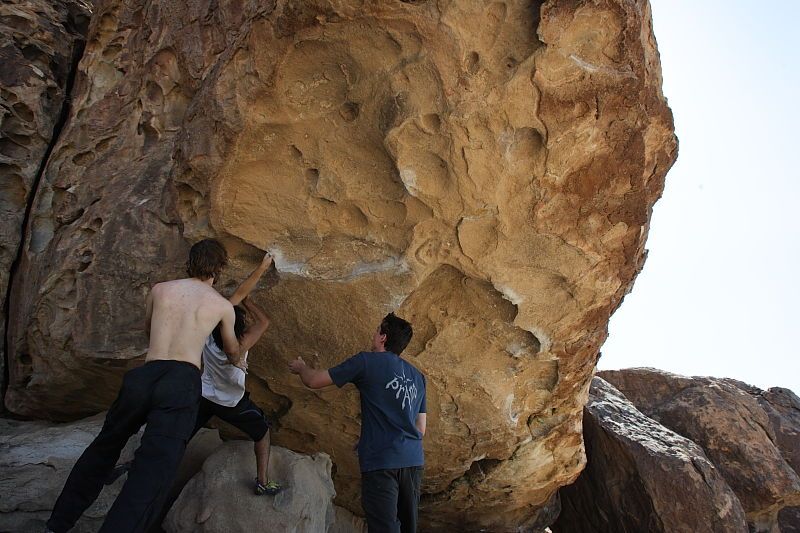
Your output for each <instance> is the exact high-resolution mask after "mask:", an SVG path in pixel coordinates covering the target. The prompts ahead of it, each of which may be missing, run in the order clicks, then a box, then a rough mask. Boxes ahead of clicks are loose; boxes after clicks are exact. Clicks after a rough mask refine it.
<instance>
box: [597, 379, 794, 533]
mask: <svg viewBox="0 0 800 533" xmlns="http://www.w3.org/2000/svg"><path fill="white" fill-rule="evenodd" d="M600 376H602V377H603V379H605V380H607V381H609V382H610V383H612V384H613V385H614V386H615V387H617V388H618V389H619V390H620V391H621V392H622V393H623V394H624V395H625V396H626V397H627V398H628V399H629V400H630V401H631V402H633V404H634V405H636V407H637V408H638V409H639V410H641V411H642V412H643V413H645V414H646V415H647V416H650V417H652V418H654V419H656V420H658V421H659V422H660V423H661V424H663V425H665V426H666V427H668V428H670V429H671V430H673V431H675V432H676V433H678V434H680V435H683V436H684V437H686V438H688V439H691V440H692V441H694V442H696V443H697V444H699V445H700V446H701V447H702V448H703V450H705V452H706V455H708V457H709V459H711V461H712V462H713V463H714V465H716V467H717V468H718V469H719V471H720V472H721V473H722V475H723V476H724V477H725V480H726V481H727V482H728V484H729V485H730V486H731V488H732V489H733V491H734V492H735V493H736V496H737V497H738V498H739V500H740V501H741V502H742V507H743V508H744V510H745V512H746V513H747V520H748V522H749V523H750V525H751V528H752V529H754V530H756V531H773V532H774V531H778V523H779V518H778V514H779V511H780V510H781V509H783V508H784V507H791V506H797V505H800V477H799V476H798V474H797V472H796V471H795V469H794V468H793V467H796V464H794V461H796V459H797V455H798V451H799V450H800V439H798V438H797V435H798V433H797V428H800V424H798V422H800V410H799V409H797V406H799V405H800V402H798V401H797V397H796V396H794V394H792V393H791V392H790V391H786V390H785V389H772V391H768V392H764V391H761V390H760V389H756V388H755V387H751V386H749V385H746V384H744V383H741V382H739V381H735V380H732V379H716V378H707V377H691V378H688V377H683V376H678V375H675V374H670V373H668V372H663V371H660V370H653V369H647V368H632V369H626V370H619V371H616V370H614V371H604V372H600ZM773 401H774V404H773ZM765 407H766V409H765ZM787 513H788V511H787Z"/></svg>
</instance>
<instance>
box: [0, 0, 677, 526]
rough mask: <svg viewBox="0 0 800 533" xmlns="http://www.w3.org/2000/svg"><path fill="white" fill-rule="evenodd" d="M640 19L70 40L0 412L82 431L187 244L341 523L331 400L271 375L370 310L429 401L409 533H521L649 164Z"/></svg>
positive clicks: (453, 8)
mask: <svg viewBox="0 0 800 533" xmlns="http://www.w3.org/2000/svg"><path fill="white" fill-rule="evenodd" d="M660 85H661V79H660V67H659V63H658V53H657V50H656V47H655V40H654V38H653V35H652V31H651V24H650V10H649V5H648V4H647V3H646V2H643V1H634V0H608V1H605V2H601V3H596V2H588V1H577V2H575V1H569V2H568V1H563V0H552V1H547V2H544V3H540V2H534V3H533V5H531V3H530V2H516V1H515V2H506V3H502V2H496V3H483V2H472V1H466V0H465V1H453V2H449V3H444V4H442V3H437V2H367V3H363V2H357V1H344V0H342V1H339V0H337V1H334V0H330V1H327V0H315V1H313V2H308V1H304V2H300V1H288V2H280V3H279V4H278V5H277V7H276V5H275V3H273V2H260V1H256V0H249V1H246V0H243V1H238V2H234V1H232V0H228V1H222V2H211V1H203V0H199V1H196V2H191V3H185V2H160V3H153V2H145V1H144V0H138V1H129V2H124V3H123V2H121V1H120V0H108V1H106V2H105V3H103V5H102V6H101V7H99V8H98V11H97V13H96V14H95V16H94V17H93V19H92V25H91V28H90V37H89V42H88V44H87V48H86V53H85V55H84V58H83V60H82V61H81V65H80V69H79V72H78V78H77V85H76V91H75V98H74V110H73V114H72V116H71V120H70V122H69V124H68V125H67V128H66V129H65V130H64V132H63V134H62V136H61V139H60V140H59V143H58V145H57V146H56V149H55V151H54V154H53V157H52V158H51V159H50V161H49V163H48V165H47V172H46V173H45V176H44V178H45V179H43V180H42V183H41V186H40V188H39V191H38V192H37V196H36V200H35V202H34V205H33V223H32V227H31V231H30V232H29V233H28V234H27V235H26V238H25V246H24V254H23V257H22V262H21V269H20V272H21V274H22V275H21V276H20V279H19V280H18V281H15V283H14V286H13V287H12V301H11V309H12V316H13V321H12V322H11V324H10V331H9V346H10V354H9V360H10V381H11V383H10V388H9V392H8V394H7V396H6V398H5V403H6V406H7V407H8V408H9V409H11V410H13V411H15V412H18V413H23V414H26V415H29V416H41V417H51V418H56V419H70V418H73V417H76V416H80V415H82V414H83V413H89V412H93V411H96V410H99V409H102V408H104V407H105V406H106V405H107V404H108V402H109V401H110V400H111V398H112V397H113V395H114V394H115V392H116V388H117V386H118V383H119V376H120V375H121V374H122V372H123V371H124V370H125V369H126V368H128V367H129V366H131V365H132V364H134V363H132V361H133V360H134V359H136V358H137V357H139V356H141V355H142V354H143V353H144V351H145V349H146V338H145V336H144V334H143V327H142V323H141V321H142V313H143V305H142V302H143V301H144V296H145V293H146V292H147V288H148V286H149V285H150V284H151V283H153V282H156V281H160V280H162V279H166V278H169V277H172V276H176V275H179V274H180V273H181V270H182V269H181V267H182V264H183V261H184V259H185V253H186V250H187V247H188V244H189V243H190V242H191V241H193V240H195V239H198V238H200V237H203V236H208V235H213V236H217V237H219V238H221V239H223V240H224V241H225V242H226V244H227V245H228V246H229V248H230V251H231V252H232V255H233V260H232V267H231V268H230V269H229V272H228V273H227V275H226V277H225V278H224V279H223V280H221V281H220V286H221V287H222V288H223V289H229V288H230V287H231V280H232V279H241V277H243V276H244V275H246V273H247V272H248V270H249V269H250V268H252V266H254V264H255V260H256V258H257V257H258V255H259V254H260V251H261V250H264V249H266V248H268V247H269V248H270V249H271V250H272V252H273V253H274V254H275V256H276V265H277V271H278V273H277V275H274V274H273V275H272V277H271V278H270V279H269V280H268V281H267V283H265V286H270V287H272V288H271V290H269V291H266V290H261V291H259V292H258V293H257V294H256V295H255V299H256V300H258V301H259V302H260V303H262V304H264V305H265V307H266V308H267V309H269V310H270V312H271V313H272V314H273V318H274V320H273V327H272V329H271V330H270V332H269V333H268V335H267V336H266V338H265V339H264V341H263V342H262V343H261V344H260V345H259V346H258V347H256V348H255V349H254V350H253V351H252V353H251V385H250V386H251V388H252V392H253V396H254V397H255V398H256V399H257V400H258V401H263V402H264V403H265V405H267V406H268V407H270V408H271V409H272V410H273V411H274V412H277V413H278V414H279V415H281V416H280V424H281V426H282V430H281V432H279V433H278V434H276V442H277V443H279V444H281V445H284V446H287V447H291V448H293V449H297V450H302V451H306V452H316V451H324V452H326V453H329V454H330V455H331V457H332V458H333V460H334V462H335V463H336V465H337V470H336V479H335V481H336V484H337V488H338V493H339V498H338V500H337V501H338V502H339V503H341V504H342V505H345V506H347V507H348V508H349V509H350V510H352V511H356V512H357V511H358V490H359V489H358V477H359V476H358V471H357V463H356V458H355V457H354V456H353V454H352V451H351V448H352V444H353V442H354V440H355V439H356V435H357V433H358V420H357V410H358V405H357V402H356V394H355V392H354V391H353V390H350V391H349V392H347V391H346V392H340V391H324V392H311V391H307V390H305V389H304V388H303V387H301V386H300V385H299V382H298V381H297V379H296V378H294V377H292V376H290V375H289V374H288V373H287V372H286V371H285V370H284V368H285V363H286V361H288V360H289V359H290V358H291V357H294V356H296V355H304V356H306V357H307V358H309V359H311V360H312V361H313V362H314V363H315V364H317V365H320V366H330V365H333V364H335V363H337V362H339V361H341V360H342V359H344V358H345V357H347V356H348V355H350V354H352V353H354V352H356V351H358V350H360V349H362V348H364V347H365V346H364V345H365V343H367V342H368V339H369V338H370V335H371V332H372V330H373V328H374V327H375V326H376V325H377V323H378V321H379V320H380V318H381V317H382V316H383V315H384V314H385V313H386V312H387V311H389V310H395V309H399V313H400V315H401V316H405V317H407V318H409V319H410V320H411V321H412V322H413V323H414V324H415V327H416V336H415V339H414V341H413V343H412V345H411V346H410V348H409V349H408V352H407V356H408V357H409V359H410V360H411V361H412V362H413V363H414V364H416V365H417V366H419V367H420V368H421V369H422V370H423V372H425V373H426V375H427V376H428V378H429V379H428V385H429V392H428V394H429V396H428V408H429V411H430V413H431V415H430V430H429V436H428V437H427V442H426V450H427V470H426V480H425V486H424V492H425V493H426V495H425V497H424V503H423V511H422V512H423V521H424V523H425V525H426V527H427V528H429V529H433V528H440V529H445V530H453V529H454V528H458V529H460V530H463V531H470V530H476V529H480V528H485V529H491V530H493V531H505V530H516V528H517V527H523V528H524V527H533V526H532V525H533V524H536V523H537V520H540V519H542V516H547V512H546V510H547V504H548V502H550V501H551V500H552V496H553V495H554V493H555V491H556V490H557V488H558V487H559V486H561V485H564V484H567V483H569V482H571V481H572V480H574V478H575V477H576V476H577V475H578V473H579V472H580V470H581V468H582V466H583V463H584V455H583V448H582V443H581V436H580V423H579V420H580V414H581V410H582V406H583V403H584V400H585V397H586V391H587V389H588V383H589V379H590V376H591V371H592V367H593V365H594V361H595V358H596V355H597V350H598V348H599V346H600V345H601V343H602V342H603V340H604V339H605V336H606V326H607V322H608V318H609V316H610V314H611V312H612V310H613V309H615V308H616V306H617V305H618V304H619V302H620V301H621V299H622V297H623V295H624V294H625V293H626V292H627V291H628V290H630V287H631V284H632V282H633V278H634V276H635V274H636V272H637V271H638V270H639V269H640V268H641V266H642V262H643V260H644V242H645V238H646V235H647V229H648V220H649V216H650V212H651V208H652V205H653V203H654V202H655V201H656V199H657V198H658V197H659V195H660V194H661V190H662V187H663V180H664V175H665V173H666V171H667V170H668V168H669V167H670V165H671V164H672V162H673V161H674V158H675V156H676V139H675V137H674V135H673V126H672V117H671V114H670V112H669V109H668V108H667V106H666V103H665V100H664V98H663V96H662V94H661V89H660Z"/></svg>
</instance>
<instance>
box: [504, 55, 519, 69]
mask: <svg viewBox="0 0 800 533" xmlns="http://www.w3.org/2000/svg"><path fill="white" fill-rule="evenodd" d="M516 66H517V59H516V58H514V57H511V56H509V57H507V58H506V68H514V67H516Z"/></svg>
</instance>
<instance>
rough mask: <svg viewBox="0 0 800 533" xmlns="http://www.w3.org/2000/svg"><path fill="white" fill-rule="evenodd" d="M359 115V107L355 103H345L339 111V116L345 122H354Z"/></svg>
mask: <svg viewBox="0 0 800 533" xmlns="http://www.w3.org/2000/svg"><path fill="white" fill-rule="evenodd" d="M358 113H359V106H358V104H357V103H355V102H345V103H344V104H342V107H341V109H339V115H341V117H342V118H343V119H344V121H345V122H353V121H354V120H355V119H356V118H358Z"/></svg>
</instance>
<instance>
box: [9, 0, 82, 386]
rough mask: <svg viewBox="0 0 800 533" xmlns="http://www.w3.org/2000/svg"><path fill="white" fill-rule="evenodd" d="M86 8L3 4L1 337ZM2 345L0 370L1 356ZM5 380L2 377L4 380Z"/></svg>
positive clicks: (52, 2) (33, 1)
mask: <svg viewBox="0 0 800 533" xmlns="http://www.w3.org/2000/svg"><path fill="white" fill-rule="evenodd" d="M90 14H91V4H90V3H89V2H87V1H84V0H9V1H5V2H3V3H2V5H0V65H2V68H0V335H3V337H4V336H5V299H6V291H7V289H8V281H9V276H10V274H11V266H12V264H13V262H14V260H15V259H16V257H17V252H18V250H19V245H20V242H21V240H22V231H23V228H22V225H23V221H24V217H25V210H26V208H27V206H28V204H29V203H30V201H31V198H32V196H33V195H32V192H33V191H32V189H33V188H34V183H35V181H36V176H37V175H38V174H39V169H40V167H41V165H42V164H43V159H44V158H45V155H46V152H47V148H48V146H49V145H50V143H51V141H52V136H53V130H54V129H55V128H56V127H57V124H58V123H59V121H60V120H61V119H62V116H61V112H62V107H63V105H64V100H65V98H66V97H67V94H66V91H67V85H68V80H69V78H70V73H71V72H72V71H73V70H74V69H75V67H76V66H77V61H78V59H80V52H81V47H82V44H83V40H84V38H85V37H86V31H87V28H88V25H89V16H90ZM3 350H4V347H0V372H2V370H3V365H4V364H5V357H3V353H2V351H3ZM2 379H3V378H0V380H2Z"/></svg>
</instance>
